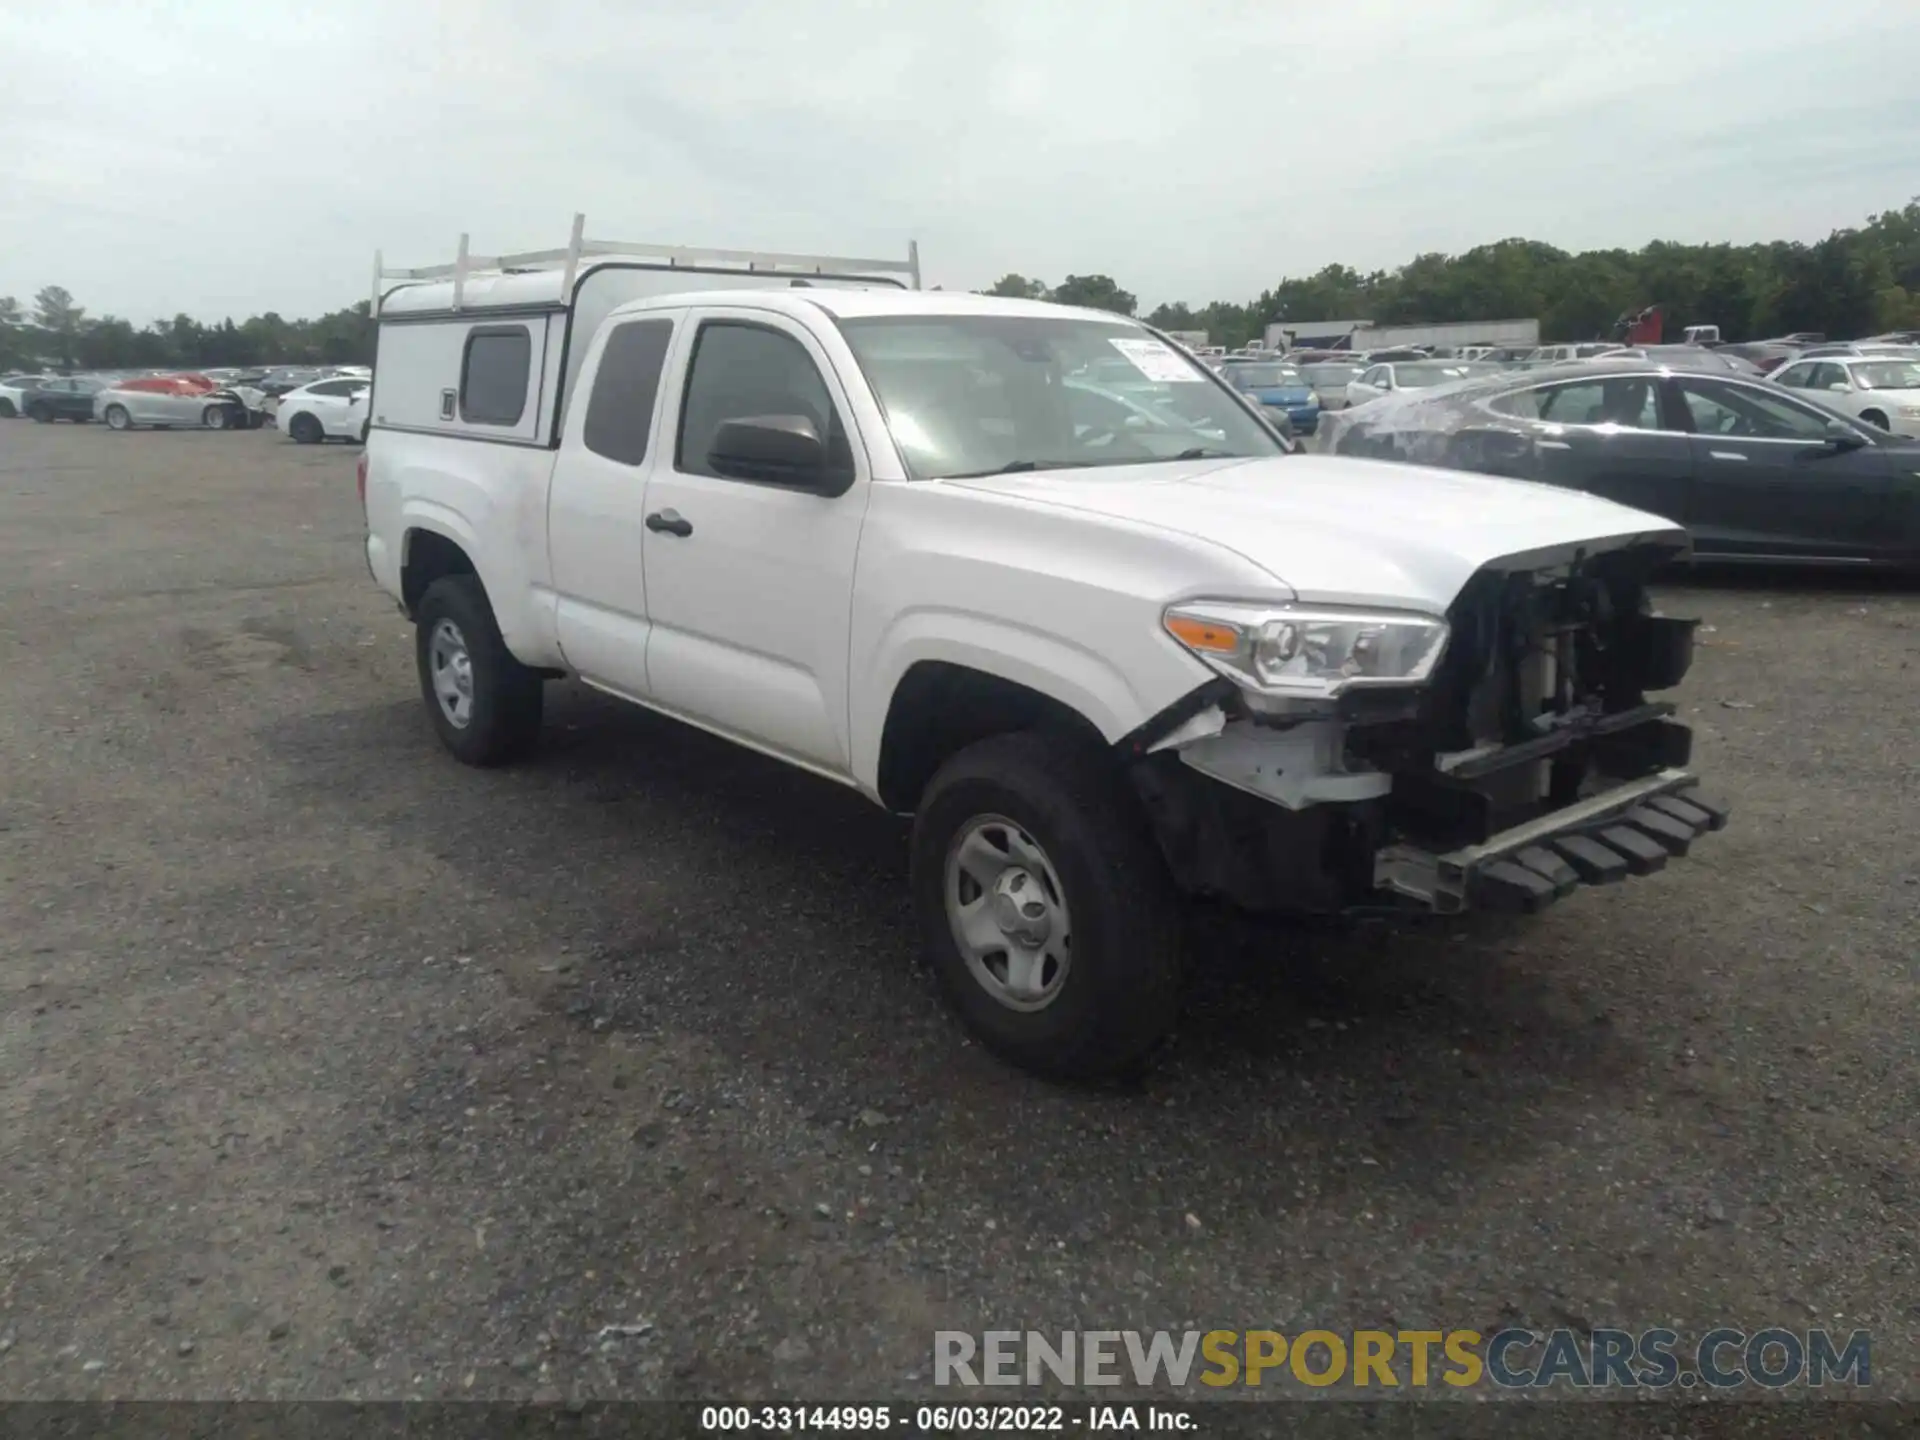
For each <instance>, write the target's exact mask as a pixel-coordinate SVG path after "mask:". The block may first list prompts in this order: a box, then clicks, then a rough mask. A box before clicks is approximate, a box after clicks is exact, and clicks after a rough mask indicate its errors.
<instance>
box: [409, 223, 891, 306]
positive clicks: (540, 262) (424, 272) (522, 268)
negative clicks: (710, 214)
mask: <svg viewBox="0 0 1920 1440" xmlns="http://www.w3.org/2000/svg"><path fill="white" fill-rule="evenodd" d="M586 225H587V217H586V216H585V215H584V214H579V215H575V216H574V217H573V235H572V238H571V239H569V240H568V242H567V244H566V246H565V248H563V249H560V250H529V251H526V252H525V253H523V254H519V255H475V254H472V253H471V252H470V251H469V249H468V247H467V236H466V235H464V234H463V235H461V237H460V251H459V254H458V255H457V256H456V257H455V259H454V262H453V263H452V264H451V265H428V266H425V267H423V268H420V269H414V270H390V269H388V268H387V266H386V264H385V262H384V260H383V259H382V257H381V254H380V252H379V251H377V250H376V251H375V252H374V254H373V307H372V311H371V315H372V317H373V318H374V319H378V318H379V316H380V302H381V301H382V300H383V299H384V298H385V295H386V290H387V288H388V282H389V281H395V280H400V281H413V280H451V281H453V307H452V308H453V309H455V310H459V309H460V308H461V302H462V301H463V299H464V298H465V291H466V283H467V281H468V280H469V279H470V278H472V277H474V276H477V275H487V274H494V275H504V274H525V273H527V272H530V271H540V270H559V271H561V272H562V273H561V278H560V293H561V294H562V295H563V296H566V295H571V294H572V292H573V285H574V281H575V280H576V279H578V278H579V275H580V264H581V262H582V261H583V260H592V259H604V258H610V257H617V258H619V259H621V260H634V261H641V262H643V263H648V264H653V265H658V266H660V267H661V268H663V269H677V268H680V267H683V266H684V267H711V266H725V267H728V268H730V269H736V270H744V271H749V272H754V273H760V272H764V273H766V274H767V275H768V276H770V277H779V276H792V277H793V278H794V279H804V278H805V277H806V276H808V275H828V274H832V275H838V276H858V275H874V276H879V275H904V276H906V277H907V282H908V285H909V287H910V288H912V289H914V290H918V289H919V288H920V244H919V242H918V241H909V242H908V243H907V258H906V259H905V260H871V259H859V258H855V257H851V256H844V255H782V254H777V253H774V252H763V251H757V250H703V249H697V248H693V247H689V246H685V245H648V244H639V243H634V242H630V241H625V240H589V239H588V238H587V237H586Z"/></svg>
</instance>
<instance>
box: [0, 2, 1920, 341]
mask: <svg viewBox="0 0 1920 1440" xmlns="http://www.w3.org/2000/svg"><path fill="white" fill-rule="evenodd" d="M0 57H4V58H0V74H4V76H5V78H4V79H3V80H0V156H4V157H5V158H4V160H0V295H14V296H17V297H18V298H19V299H20V300H21V301H22V302H23V303H24V302H29V301H30V298H31V296H32V295H33V293H34V292H35V291H36V290H37V289H39V288H40V287H41V286H43V285H49V284H57V285H62V286H65V287H66V288H67V289H68V290H70V291H71V292H72V293H73V295H74V298H75V300H76V301H77V302H78V303H79V304H81V305H84V306H85V307H86V308H87V311H88V313H89V314H92V315H96V316H97V315H101V314H115V315H120V316H123V317H126V318H128V319H131V320H133V321H135V322H136V323H144V322H147V321H150V320H153V319H156V318H161V317H166V316H171V315H173V314H175V313H177V312H185V313H187V314H190V315H193V316H194V317H195V318H197V319H201V320H218V319H219V318H221V317H224V316H232V317H233V318H235V319H236V320H238V319H243V318H245V317H246V316H248V315H251V314H255V313H259V312H263V311H267V310H274V311H278V312H279V313H281V314H282V315H285V316H287V317H289V318H291V317H296V316H310V315H316V314H319V313H322V312H324V311H327V310H332V309H337V308H339V307H341V306H343V305H346V304H349V303H351V302H352V301H354V300H357V299H360V298H362V297H364V296H366V295H367V294H368V292H369V291H370V289H371V286H372V273H371V272H372V265H373V256H374V252H375V251H376V250H380V251H383V252H384V254H385V256H386V259H387V262H388V263H389V264H390V265H429V264H438V263H445V262H448V261H451V260H452V258H453V255H454V251H455V249H456V247H457V245H458V242H459V236H460V233H461V232H462V231H466V232H469V233H470V234H471V235H472V244H473V248H474V250H475V251H476V252H478V253H482V254H487V253H491V254H500V253H506V252H512V251H516V250H531V249H543V248H549V247H557V246H561V245H564V244H565V242H566V237H567V232H568V228H569V226H570V224H571V221H572V216H573V214H574V212H575V211H584V212H585V214H586V216H587V227H586V228H587V233H588V235H589V236H592V237H595V238H606V239H617V240H633V241H643V242H654V243H664V244H678V245H694V246H699V245H707V246H716V247H726V248H734V249H761V250H783V251H798V252H804V253H809V254H811V253H827V254H839V255H859V256H894V255H898V256H902V257H904V253H905V251H906V247H907V243H908V241H909V239H912V240H917V241H918V243H919V246H920V253H921V258H922V264H923V268H924V271H925V279H926V283H927V284H929V285H934V284H937V285H943V286H945V287H946V288H949V289H976V288H982V287H984V286H986V285H988V284H991V283H992V282H993V281H994V280H995V279H996V278H998V277H999V276H1001V275H1003V274H1005V273H1006V272H1008V271H1018V272H1020V273H1021V274H1024V275H1028V276H1037V277H1039V278H1041V279H1044V280H1047V281H1049V282H1056V281H1058V280H1060V279H1061V278H1062V277H1064V276H1065V275H1067V274H1068V273H1079V274H1088V273H1104V274H1108V275H1111V276H1113V277H1114V278H1115V279H1116V280H1118V281H1119V283H1120V284H1121V285H1122V286H1124V287H1125V288H1126V289H1128V290H1131V291H1132V292H1134V293H1135V294H1136V295H1138V296H1139V297H1140V300H1141V302H1142V309H1143V310H1144V309H1146V308H1149V307H1151V306H1152V305H1153V304H1156V303H1158V302H1160V301H1163V300H1185V301H1188V302H1193V303H1203V302H1205V301H1208V300H1212V299H1228V300H1234V301H1244V300H1249V299H1252V298H1253V297H1254V296H1256V295H1258V294H1259V293H1260V292H1261V291H1262V290H1265V289H1267V288H1269V287H1270V286H1272V285H1274V284H1275V283H1277V282H1278V281H1279V280H1280V279H1281V278H1283V277H1285V276H1289V275H1294V276H1300V275H1307V274H1310V273H1312V272H1313V271H1315V270H1318V269H1319V268H1321V267H1322V266H1324V265H1327V264H1330V263H1334V262H1340V263H1343V264H1348V265H1352V266H1355V267H1356V268H1359V269H1363V270H1365V269H1375V268H1391V267H1394V266H1397V265H1400V264H1404V263H1405V262H1406V261H1408V260H1410V259H1411V258H1413V256H1415V255H1416V254H1419V253H1422V252H1426V251H1433V250H1441V251H1450V252H1457V251H1460V250H1464V249H1468V248H1471V247H1472V246H1474V245H1476V244H1481V243H1485V242H1489V241H1493V240H1498V239H1501V238H1505V237H1508V236H1525V237H1527V238H1529V239H1537V240H1544V241H1547V242H1549V243H1551V244H1554V245H1558V246H1561V247H1563V248H1566V249H1569V250H1582V249H1589V248H1593V247H1604V246H1626V247H1631V248H1637V247H1638V246H1640V245H1643V244H1645V243H1646V242H1648V241H1649V240H1654V239H1667V240H1677V241H1685V242H1700V241H1717V240H1728V241H1735V242H1747V241H1755V240H1771V239H1793V240H1815V239H1819V238H1821V237H1822V236H1824V235H1826V234H1827V233H1828V232H1830V231H1831V230H1833V229H1835V228H1837V227H1841V226H1847V225H1858V224H1861V223H1863V222H1864V221H1865V220H1866V218H1867V217H1868V216H1869V215H1870V214H1872V213H1874V212H1876V211H1880V210H1885V209H1893V208H1898V207H1900V206H1902V205H1904V204H1906V203H1907V201H1909V200H1910V199H1913V198H1915V196H1916V195H1920V163H1917V162H1920V138H1916V137H1920V86H1916V85H1915V84H1914V83H1913V66H1914V60H1915V58H1916V57H1920V0H1846V3H1841V4H1807V3H1804V0H1791V3H1776V0H1684V3H1676V0H1658V3H1655V0H1611V3H1597V4H1596V3H1590V0H1551V3H1549V0H1443V3H1431V0H1429V3H1425V4H1421V3H1416V0H1338V3H1334V0H1313V3H1298V0H1264V3H1224V0H1217V3H1215V0H1046V3H1044V4H1042V3H1037V0H1013V3H997V0H913V3H911V4H901V3H897V0H896V3H888V4H878V3H875V4H868V3H856V0H771V3H768V0H699V3H697V4H696V3H693V0H677V3H671V4H663V3H656V0H539V3H534V0H320V3H301V0H289V3H268V4H262V3H260V0H63V3H60V4H48V3H44V0H0Z"/></svg>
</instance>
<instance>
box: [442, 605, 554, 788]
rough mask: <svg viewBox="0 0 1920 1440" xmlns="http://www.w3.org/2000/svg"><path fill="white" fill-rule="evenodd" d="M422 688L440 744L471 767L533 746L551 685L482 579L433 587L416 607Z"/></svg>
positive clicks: (493, 762)
mask: <svg viewBox="0 0 1920 1440" xmlns="http://www.w3.org/2000/svg"><path fill="white" fill-rule="evenodd" d="M414 653H415V657H416V660H417V662H418V666H419V671H420V693H421V696H422V698H423V699H424V700H425V701H426V704H427V714H428V715H429V716H430V717H431V718H432V720H433V728H434V729H435V730H436V731H438V732H439V735H440V740H441V743H442V744H444V745H445V746H446V747H447V749H449V750H451V751H452V752H453V754H454V755H455V757H457V758H458V759H460V760H463V761H465V762H466V763H467V764H469V765H501V764H505V763H506V762H507V761H509V760H514V759H518V758H519V757H520V756H522V755H524V754H526V753H527V751H529V750H531V749H532V748H533V745H534V742H535V741H536V740H537V739H538V738H539V735H540V711H541V705H542V701H543V698H544V690H545V687H544V685H543V683H542V681H541V679H540V676H539V674H538V673H537V672H536V671H533V670H529V669H528V668H527V667H526V666H524V665H522V664H521V663H520V662H519V661H518V660H516V659H514V658H513V655H512V653H511V652H510V651H509V650H508V649H507V645H506V642H505V641H504V640H502V639H501V638H500V627H499V626H498V625H497V624H496V623H495V622H494V618H493V606H492V605H490V604H489V603H488V602H487V592H486V590H485V589H484V588H483V587H482V586H481V584H480V581H479V579H478V577H476V576H473V575H449V576H447V577H446V578H445V579H442V580H436V581H434V582H433V584H432V585H430V586H428V587H427V593H426V594H425V595H424V596H422V597H421V600H420V604H419V606H418V608H417V609H416V610H415V612H414Z"/></svg>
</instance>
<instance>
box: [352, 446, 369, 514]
mask: <svg viewBox="0 0 1920 1440" xmlns="http://www.w3.org/2000/svg"><path fill="white" fill-rule="evenodd" d="M353 474H354V478H355V479H356V480H357V481H359V483H360V508H361V509H362V510H364V509H366V508H367V452H366V451H364V450H362V451H361V452H360V463H359V464H357V465H355V466H354V467H353Z"/></svg>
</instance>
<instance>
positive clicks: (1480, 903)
mask: <svg viewBox="0 0 1920 1440" xmlns="http://www.w3.org/2000/svg"><path fill="white" fill-rule="evenodd" d="M1677 543H1679V542H1676V541H1673V540H1668V539H1665V538H1662V539H1660V540H1644V541H1642V542H1639V543H1634V544H1630V545H1625V546H1621V547H1619V548H1613V549H1603V550H1601V551H1600V552H1599V553H1591V552H1590V551H1589V550H1586V549H1577V550H1575V551H1574V552H1573V553H1572V554H1571V555H1570V556H1569V557H1568V558H1567V559H1565V560H1564V561H1560V562H1558V563H1541V561H1540V558H1539V557H1538V556H1530V557H1526V558H1525V559H1524V560H1522V561H1518V562H1502V561H1497V560H1496V561H1492V562H1489V563H1488V564H1486V565H1484V566H1482V567H1481V568H1480V569H1479V570H1478V571H1477V572H1476V573H1474V575H1473V576H1472V578H1471V579H1470V580H1469V581H1468V582H1467V584H1466V585H1465V586H1464V587H1463V588H1462V589H1461V590H1460V592H1459V594H1458V595H1457V596H1456V597H1455V598H1454V600H1453V602H1452V603H1451V605H1449V606H1448V608H1447V610H1446V614H1445V616H1444V620H1443V619H1441V618H1440V617H1435V616H1426V615H1420V614H1416V613H1411V612H1408V613H1398V612H1392V611H1379V612H1373V613H1362V612H1354V611H1347V610H1343V609H1339V608H1337V607H1336V608H1330V609H1322V608H1319V607H1313V606H1309V605H1307V604H1305V603H1304V602H1303V603H1301V604H1299V605H1295V606H1285V607H1242V606H1234V605H1231V604H1220V605H1213V604H1205V603H1202V604H1195V605H1183V606H1177V607H1174V608H1173V609H1171V610H1169V611H1168V614H1167V622H1166V623H1167V628H1168V631H1169V633H1170V634H1172V635H1173V636H1174V638H1175V639H1177V640H1179V641H1180V642H1181V643H1182V644H1184V645H1186V646H1187V647H1188V648H1189V649H1191V650H1192V651H1193V652H1194V653H1195V654H1197V655H1199V656H1200V657H1201V658H1203V659H1205V660H1206V661H1207V662H1208V663H1209V664H1210V665H1211V666H1212V667H1213V668H1214V669H1215V670H1216V671H1217V672H1219V678H1218V679H1216V680H1214V681H1212V682H1210V683H1209V684H1207V685H1205V686H1203V687H1201V688H1200V689H1199V690H1197V691H1196V692H1194V693H1193V694H1192V695H1190V696H1188V697H1187V698H1186V700H1185V701H1183V702H1182V703H1181V704H1180V705H1178V706H1175V707H1173V708H1172V709H1171V710H1169V711H1168V712H1166V713H1164V714H1163V715H1161V716H1160V717H1157V718H1156V721H1155V722H1154V723H1153V724H1151V725H1149V726H1147V727H1143V729H1142V730H1141V731H1140V732H1137V733H1136V734H1134V735H1132V736H1129V737H1127V739H1126V740H1125V741H1123V742H1122V747H1123V750H1124V751H1125V753H1126V755H1127V758H1128V759H1129V760H1130V761H1131V773H1132V775H1133V779H1134V783H1135V786H1136V788H1137V790H1138V792H1139V794H1140V796H1141V798H1142V800H1143V802H1144V803H1145V805H1146V808H1147V812H1148V814H1149V816H1150V817H1151V819H1152V821H1153V824H1154V828H1155V831H1156V833H1157V835H1158V837H1159V841H1160V845H1161V848H1162V850H1163V852H1164V853H1165V855H1166V858H1167V861H1168V863H1169V865H1170V866H1171V867H1172V870H1173V873H1174V875H1175V877H1176V880H1177V881H1178V883H1179V884H1180V885H1181V886H1182V888H1183V889H1185V890H1187V891H1188V892H1189V893H1194V894H1206V895H1213V896H1218V897H1221V898H1224V899H1227V900H1229V901H1231V902H1233V903H1235V904H1237V905H1240V906H1242V907H1244V908H1246V909H1249V910H1254V911H1293V912H1306V913H1319V914H1331V913H1353V912H1364V911H1377V910H1381V909H1390V910H1412V911H1426V912H1438V913H1442V914H1455V913H1460V912H1463V911H1467V910H1473V909H1498V910H1520V911H1533V910H1538V909H1540V908H1541V907H1543V906H1545V905H1547V904H1549V903H1551V902H1552V901H1554V900H1557V899H1559V898H1561V897H1562V896H1565V895H1567V894H1569V893H1570V892H1572V891H1573V890H1575V889H1577V888H1578V887H1580V886H1581V885H1583V884H1606V883H1609V882H1612V881H1616V880H1620V879H1624V878H1626V877H1628V876H1632V875H1645V874H1648V873H1650V872H1652V871H1654V870H1657V869H1660V868H1661V867H1662V866H1664V865H1665V864H1666V863H1667V861H1668V859H1669V858H1670V857H1672V856H1677V855H1684V854H1686V853H1687V850H1688V848H1689V847H1690V846H1691V844H1692V843H1693V842H1694V840H1696V839H1697V838H1698V837H1699V836H1701V835H1703V834H1706V833H1708V832H1710V831H1715V830H1718V829H1720V828H1722V827H1723V826H1724V825H1725V823H1726V818H1727V810H1726V807H1725V806H1724V805H1722V804H1720V803H1719V802H1717V801H1715V800H1712V799H1710V798H1708V797H1707V796H1705V795H1704V794H1703V793H1702V792H1701V789H1700V787H1699V784H1698V781H1697V779H1696V777H1695V775H1694V774H1693V773H1692V771H1691V770H1690V769H1689V768H1688V766H1689V763H1690V761H1691V750H1692V736H1691V732H1690V731H1689V730H1688V728H1687V727H1686V726H1685V725H1683V724H1681V723H1679V722H1678V721H1677V720H1676V719H1675V718H1674V706H1673V705H1672V704H1671V703H1669V702H1667V701H1664V700H1660V699H1658V698H1649V697H1650V696H1657V695H1658V694H1659V692H1662V691H1667V690H1671V689H1672V688H1673V687H1675V686H1677V685H1678V684H1679V683H1680V681H1681V680H1682V679H1683V678H1684V676H1685V675H1686V673H1687V669H1688V667H1689V665H1690V663H1691V660H1692V655H1693V632H1694V628H1695V625H1696V623H1697V622H1695V621H1692V620H1684V619H1675V618H1672V617H1669V616H1665V615H1661V614H1658V613H1656V612H1655V611H1654V610H1653V608H1652V606H1651V605H1650V603H1649V600H1648V595H1647V586H1648V582H1649V580H1650V579H1651V577H1652V575H1653V573H1654V572H1655V570H1656V569H1657V568H1658V567H1659V566H1660V565H1662V564H1663V563H1665V562H1667V561H1668V560H1670V559H1671V558H1673V555H1674V554H1675V546H1676V544H1677Z"/></svg>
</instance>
